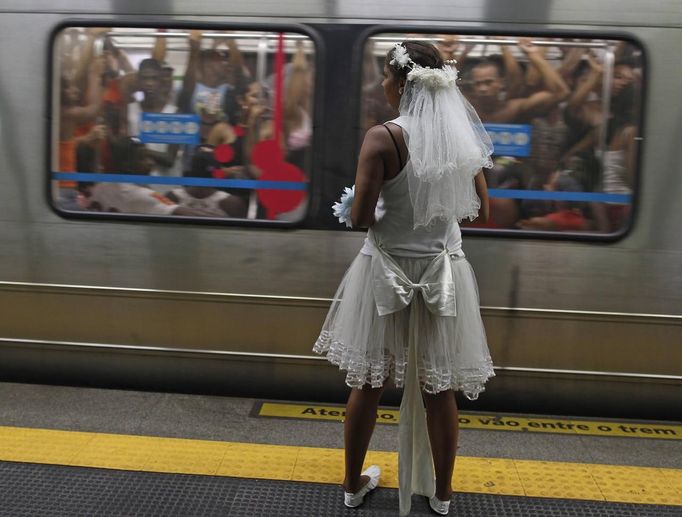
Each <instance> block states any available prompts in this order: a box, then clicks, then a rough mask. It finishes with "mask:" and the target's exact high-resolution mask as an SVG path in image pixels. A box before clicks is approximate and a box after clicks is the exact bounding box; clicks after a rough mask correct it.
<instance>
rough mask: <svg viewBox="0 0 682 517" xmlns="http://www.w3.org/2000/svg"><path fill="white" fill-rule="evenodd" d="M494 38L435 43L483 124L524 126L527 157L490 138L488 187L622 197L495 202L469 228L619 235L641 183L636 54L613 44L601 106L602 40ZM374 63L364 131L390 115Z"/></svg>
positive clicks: (370, 61) (368, 73) (368, 66)
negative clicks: (482, 221) (484, 219)
mask: <svg viewBox="0 0 682 517" xmlns="http://www.w3.org/2000/svg"><path fill="white" fill-rule="evenodd" d="M489 39H491V40H495V43H493V44H487V43H485V41H482V42H481V43H478V42H473V41H472V39H471V38H467V39H465V38H461V39H460V38H458V37H457V36H449V35H441V36H440V37H439V41H438V43H437V46H438V48H439V50H440V52H441V55H442V57H443V59H444V60H452V59H454V60H456V62H457V64H456V67H457V69H458V73H459V87H460V89H461V91H462V93H463V94H464V96H465V97H466V98H467V100H468V101H469V102H470V103H471V104H472V106H473V107H474V108H475V110H476V112H477V113H478V116H479V117H480V118H481V121H482V122H483V123H484V124H486V125H487V124H505V125H509V124H511V125H514V126H508V127H511V131H513V128H514V127H520V128H523V127H526V128H527V131H528V134H529V135H530V136H529V139H528V146H527V149H526V150H525V152H524V150H523V149H521V151H520V152H514V151H513V150H512V151H511V152H510V153H509V154H508V153H506V152H505V151H504V150H502V151H498V150H497V149H498V147H499V146H498V145H497V143H498V142H496V141H495V140H493V142H494V144H495V148H496V152H495V156H494V167H493V168H492V169H490V170H486V179H487V182H488V187H489V188H492V189H508V190H514V191H533V190H535V191H537V190H543V191H546V192H571V193H575V192H583V193H603V194H620V195H624V196H621V197H620V198H614V199H615V201H613V202H612V201H606V202H604V201H601V200H599V201H574V200H562V199H556V200H551V199H528V197H531V196H527V197H526V198H524V196H523V195H521V196H519V197H518V198H514V197H513V196H510V197H493V198H492V199H491V221H490V222H489V223H487V224H486V225H477V224H473V225H469V226H484V227H487V228H498V229H524V230H541V231H571V232H585V231H591V232H599V233H612V232H617V231H619V230H621V229H623V228H624V226H625V225H626V224H627V218H628V215H629V212H630V203H629V202H623V199H628V198H629V196H631V194H632V192H633V182H634V177H635V162H636V153H635V149H636V139H637V127H638V120H637V119H638V114H639V107H640V99H641V95H640V90H641V81H642V68H641V55H640V53H639V51H638V50H637V49H636V48H635V47H634V46H633V45H630V44H628V43H626V42H617V43H616V42H609V43H612V44H614V49H613V59H614V60H613V63H612V66H611V70H609V72H611V73H610V74H609V75H610V76H611V79H610V80H609V85H608V87H607V95H606V97H607V99H604V97H605V95H604V91H605V89H604V87H603V81H604V77H605V71H604V68H605V66H608V65H605V64H604V61H603V57H604V54H605V53H604V50H603V47H604V44H605V42H604V41H603V40H586V39H581V40H579V42H580V43H579V45H580V46H574V47H572V46H571V40H566V39H563V40H562V39H557V40H556V43H557V45H556V46H550V45H546V46H545V45H543V46H538V45H535V44H533V43H532V41H531V40H530V39H529V38H500V37H491V38H489ZM505 39H506V40H508V41H509V44H504V42H503V40H505ZM537 39H541V40H544V41H547V38H537ZM501 40H502V41H501ZM550 55H551V58H550ZM371 56H372V49H371V48H370V49H368V53H367V55H366V58H365V70H364V72H365V78H366V82H365V87H364V90H365V92H364V93H365V104H364V116H365V118H364V120H363V123H364V125H365V127H367V128H368V127H371V126H372V125H374V124H375V123H377V122H379V121H382V120H387V119H389V118H391V116H394V114H391V112H390V108H388V107H387V105H386V103H385V101H384V100H383V98H382V94H383V92H382V91H381V89H380V88H378V87H377V86H376V84H377V83H378V81H379V80H378V79H377V77H378V76H380V75H381V68H382V67H383V61H382V60H380V59H379V60H377V59H374V58H372V57H371ZM604 124H606V127H605V128H603V129H602V127H603V125H604ZM602 131H603V134H602ZM547 197H552V196H551V195H550V196H547ZM556 197H559V198H561V197H562V196H561V195H560V196H556ZM563 197H566V196H563Z"/></svg>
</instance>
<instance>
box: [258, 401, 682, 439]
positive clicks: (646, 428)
mask: <svg viewBox="0 0 682 517" xmlns="http://www.w3.org/2000/svg"><path fill="white" fill-rule="evenodd" d="M256 414H257V415H258V416H265V417H276V418H295V419H304V420H331V421H337V422H342V421H343V419H344V415H345V407H343V406H322V405H316V404H291V403H283V402H263V403H261V404H260V407H259V408H258V411H257V413H256ZM377 422H378V423H380V424H394V425H397V424H398V423H399V422H400V412H399V411H398V410H397V409H388V408H380V409H379V411H378V413H377ZM459 427H460V429H486V430H489V431H517V432H525V433H558V434H580V435H589V436H617V437H618V438H640V439H641V438H654V439H658V440H682V425H672V424H662V423H653V422H652V423H642V422H622V421H601V420H578V419H575V418H570V419H566V418H549V417H525V416H491V415H480V414H469V413H460V414H459Z"/></svg>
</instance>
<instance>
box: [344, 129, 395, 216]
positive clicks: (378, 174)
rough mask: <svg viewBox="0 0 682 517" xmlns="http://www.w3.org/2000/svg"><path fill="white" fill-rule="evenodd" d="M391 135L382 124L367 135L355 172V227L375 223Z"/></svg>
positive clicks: (353, 214) (352, 212) (352, 209)
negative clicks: (375, 210)
mask: <svg viewBox="0 0 682 517" xmlns="http://www.w3.org/2000/svg"><path fill="white" fill-rule="evenodd" d="M388 138H389V136H388V135H387V134H386V130H385V129H384V128H382V127H381V126H374V127H373V128H371V129H370V130H369V131H367V134H366V135H365V140H364V141H363V142H362V149H360V157H359V159H358V170H357V172H356V174H355V198H354V199H353V206H352V208H351V222H352V223H353V227H354V228H368V227H370V226H372V224H374V209H375V208H376V206H377V201H378V199H379V194H380V193H381V185H382V183H383V181H384V156H385V150H386V144H387V142H386V140H387V139H388Z"/></svg>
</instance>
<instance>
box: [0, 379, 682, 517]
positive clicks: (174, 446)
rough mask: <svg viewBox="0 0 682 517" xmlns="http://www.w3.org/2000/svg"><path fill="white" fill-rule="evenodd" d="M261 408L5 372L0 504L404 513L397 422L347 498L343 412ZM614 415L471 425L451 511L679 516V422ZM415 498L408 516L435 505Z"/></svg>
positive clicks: (91, 511) (42, 511)
mask: <svg viewBox="0 0 682 517" xmlns="http://www.w3.org/2000/svg"><path fill="white" fill-rule="evenodd" d="M278 404H279V403H275V406H277V405H278ZM279 405H282V404H279ZM299 405H300V403H299ZM262 406H263V401H257V400H253V399H238V398H227V397H211V396H200V395H182V394H168V393H142V392H130V391H120V390H119V391H117V390H100V389H90V388H73V387H59V386H41V385H29V384H14V383H0V487H2V490H0V515H12V516H14V515H183V516H186V515H251V516H252V515H282V516H284V515H286V516H292V515H296V516H299V515H300V516H308V515H311V516H318V515H320V516H322V515H358V516H360V515H363V516H364V515H397V508H398V498H397V490H396V489H395V488H396V487H397V454H396V452H395V450H396V445H397V425H388V424H387V425H381V424H379V425H377V428H376V431H375V435H374V437H373V439H372V443H371V444H370V453H369V454H368V462H375V463H378V464H379V465H381V466H382V469H383V475H382V481H381V484H380V487H379V489H378V490H377V491H376V492H375V493H374V494H372V495H371V496H370V497H368V499H367V501H366V503H365V505H363V507H362V508H360V509H357V510H347V509H345V508H344V507H343V504H342V500H341V496H342V493H341V489H340V487H339V483H340V482H341V480H342V477H343V450H342V448H343V434H342V424H341V422H340V420H341V418H342V417H339V418H337V419H336V420H323V419H322V420H317V419H313V420H311V419H307V420H305V419H297V418H272V417H264V416H260V414H262V413H263V411H262ZM339 409H342V408H339ZM391 409H395V408H388V409H387V411H390V410H391ZM308 413H310V411H308ZM332 413H335V412H334V411H332ZM309 416H310V415H309V414H308V417H309ZM468 416H469V418H470V419H471V420H475V418H474V417H481V418H483V421H485V419H489V418H490V417H498V420H500V419H499V417H500V415H485V414H471V415H468ZM505 417H506V418H507V419H509V418H511V417H512V416H510V415H505ZM513 417H514V418H515V419H516V420H518V421H524V420H523V419H524V418H526V420H525V421H526V422H527V421H528V420H527V419H528V416H513ZM532 418H536V417H535V416H533V417H532ZM503 419H504V418H503ZM503 419H502V420H503ZM536 419H537V418H536ZM594 424H595V425H594V426H592V427H595V428H596V427H597V425H596V424H597V423H596V422H595V423H594ZM603 424H604V423H602V425H603ZM608 424H609V425H608V427H611V428H613V429H618V428H619V426H622V427H621V428H622V429H624V430H625V431H624V433H625V434H624V435H623V436H617V435H613V436H592V435H583V434H579V433H574V432H567V431H566V429H565V428H564V429H559V430H557V433H545V432H523V431H513V432H511V431H510V430H505V431H501V430H492V429H493V427H490V428H487V429H467V428H466V426H463V427H464V428H463V429H462V431H461V434H460V449H459V455H458V459H457V464H456V468H455V476H454V487H455V490H456V494H455V498H454V506H453V510H451V515H466V516H469V515H481V516H490V515H504V516H514V515H523V516H526V515H543V516H545V515H547V516H553V515H595V516H597V515H613V516H620V515H623V516H625V515H638V516H639V515H652V516H653V515H676V516H682V439H680V438H682V436H677V435H676V433H677V431H678V429H682V428H680V427H679V423H675V422H672V423H671V422H665V423H661V422H614V421H610V422H608ZM675 424H677V427H676V426H675ZM584 427H585V428H588V427H590V426H587V425H586V426H584ZM664 428H669V429H672V431H669V432H668V433H666V434H662V435H659V436H657V435H655V434H653V432H651V433H648V436H647V437H643V436H642V437H636V436H634V435H633V433H634V431H630V430H631V429H654V430H655V429H664ZM535 430H537V429H535ZM680 434H682V433H680ZM413 501H414V502H413V512H412V515H432V514H431V513H430V512H429V511H428V508H427V505H426V504H425V501H424V500H423V498H419V497H414V499H413Z"/></svg>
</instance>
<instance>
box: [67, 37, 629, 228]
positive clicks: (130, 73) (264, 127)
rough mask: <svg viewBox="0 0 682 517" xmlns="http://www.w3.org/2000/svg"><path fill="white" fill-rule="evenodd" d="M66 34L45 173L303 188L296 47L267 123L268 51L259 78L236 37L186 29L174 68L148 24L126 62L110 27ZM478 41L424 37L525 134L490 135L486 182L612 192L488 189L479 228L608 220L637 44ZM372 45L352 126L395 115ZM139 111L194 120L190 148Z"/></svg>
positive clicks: (108, 206)
mask: <svg viewBox="0 0 682 517" xmlns="http://www.w3.org/2000/svg"><path fill="white" fill-rule="evenodd" d="M80 31H81V32H80V33H79V37H78V38H75V39H74V38H71V40H73V41H76V43H72V44H71V45H69V44H68V38H67V36H69V35H68V34H64V38H65V42H66V43H65V44H63V45H62V46H61V49H62V55H61V57H60V60H61V62H60V70H61V73H60V81H61V83H60V86H61V98H60V102H59V149H58V168H57V170H58V171H60V172H97V173H105V172H110V173H116V174H141V175H148V176H167V177H168V176H170V177H192V178H208V179H211V178H212V179H245V180H267V179H277V180H285V181H300V182H305V181H307V179H308V178H307V173H306V170H307V168H308V161H309V158H310V153H309V150H310V146H311V140H312V122H311V114H312V106H311V103H312V97H313V76H314V73H313V64H312V63H313V60H312V59H311V56H310V55H309V54H307V53H306V51H305V50H304V45H303V43H302V42H301V41H299V42H298V43H297V44H294V46H291V45H290V46H289V47H288V48H289V51H288V53H287V54H286V55H285V56H284V58H283V59H284V61H283V62H282V63H281V64H282V65H283V67H282V96H281V97H282V98H281V104H280V106H281V110H280V113H281V116H280V118H279V121H280V122H279V127H275V120H274V119H276V118H277V117H276V116H275V115H274V112H275V111H276V109H277V108H276V106H277V103H276V102H275V98H276V84H275V83H276V77H277V75H276V74H275V73H274V70H275V63H274V58H273V57H272V56H273V54H271V56H270V58H268V62H267V64H266V67H265V68H266V74H265V75H264V76H262V77H257V69H258V64H257V59H256V58H257V56H256V52H244V51H243V50H241V49H240V48H238V43H237V40H236V39H234V38H221V37H216V33H215V32H214V33H211V35H210V38H205V37H202V33H201V31H196V30H192V31H189V32H188V33H187V35H186V36H184V37H185V38H186V48H188V50H186V51H185V52H184V56H186V61H185V63H184V69H182V70H178V71H176V70H175V69H174V68H173V66H171V65H169V64H168V62H167V56H168V48H169V47H168V42H169V38H167V37H160V36H158V34H160V33H161V32H163V31H159V32H157V36H156V37H154V43H153V46H151V48H150V49H148V50H147V52H148V53H149V55H144V56H140V53H139V52H137V54H136V56H137V58H138V64H137V66H132V65H131V60H130V59H129V58H128V55H127V54H126V52H125V51H124V49H122V48H118V47H117V46H116V44H115V41H116V38H115V37H114V36H113V35H114V34H115V32H112V29H110V28H88V29H81V30H80ZM71 36H73V35H71ZM488 39H489V40H491V41H493V40H494V42H495V43H494V44H488V43H486V42H485V41H484V40H482V39H479V40H472V39H471V38H458V37H457V36H453V35H440V36H438V37H437V38H436V40H437V45H438V48H439V50H440V51H441V54H442V57H443V59H444V60H452V59H454V60H456V62H457V64H456V66H457V69H458V73H459V87H460V89H461V90H462V92H463V94H464V95H465V96H466V98H467V99H468V100H469V101H470V103H471V104H472V106H473V107H474V108H475V110H476V112H477V113H478V115H479V117H480V118H481V120H482V122H483V123H484V124H497V125H499V124H503V125H505V126H503V127H506V128H509V127H511V128H512V129H511V130H510V131H514V128H521V129H520V130H521V131H525V133H524V134H526V135H527V142H525V143H524V145H520V146H518V147H519V148H520V151H519V150H517V151H513V150H512V151H509V152H506V151H505V149H506V148H505V147H504V146H498V143H499V140H497V141H496V140H495V139H494V143H495V147H496V152H495V156H494V167H493V168H492V169H490V170H487V171H486V179H487V181H488V186H489V188H492V189H497V190H498V191H500V190H504V189H507V190H510V191H515V192H519V191H524V192H528V191H538V190H541V191H545V192H566V193H579V192H583V193H600V194H618V195H621V196H620V197H617V198H614V199H616V201H608V200H607V201H604V200H603V198H602V199H599V200H587V201H577V200H571V199H570V196H568V199H567V198H566V196H563V199H562V196H555V197H556V198H557V199H533V196H524V195H520V196H514V195H510V196H493V197H492V199H491V220H490V222H488V223H487V224H486V225H485V227H488V228H498V229H524V230H544V231H571V232H585V231H588V232H599V233H611V232H617V231H618V230H620V229H622V228H623V227H624V226H625V225H626V224H627V219H628V216H629V212H630V206H631V204H630V202H629V198H630V196H631V194H632V192H633V186H634V185H633V183H634V177H635V162H636V153H635V149H636V141H637V129H638V117H639V109H640V102H641V94H640V89H641V86H642V66H641V55H640V53H639V51H638V50H637V49H636V47H634V46H633V45H631V44H629V43H626V42H622V41H621V42H608V43H609V44H613V47H612V49H613V56H614V60H613V63H607V62H605V59H604V56H605V52H604V46H605V42H604V41H603V40H587V39H581V40H579V43H575V45H576V46H571V41H570V40H567V39H557V40H556V45H555V46H552V45H549V44H546V45H542V46H539V45H536V44H534V43H533V42H532V41H531V40H530V39H529V38H500V37H488ZM542 39H543V40H544V41H548V39H547V38H542ZM504 40H507V41H509V43H508V44H505V41H504ZM96 42H101V45H99V47H98V46H97V45H96ZM74 45H77V46H78V52H74V48H73V47H74ZM378 45H379V44H378V42H377V41H375V40H372V39H370V40H369V41H368V43H367V45H366V47H365V49H366V54H365V60H364V66H363V89H362V113H361V116H362V126H363V128H364V129H368V128H369V127H371V126H372V125H374V124H377V123H381V122H383V121H386V120H389V119H390V118H392V117H394V116H395V115H396V114H395V113H391V109H390V107H389V106H388V104H387V103H386V100H385V98H384V95H383V90H382V88H381V84H380V83H381V76H382V68H383V64H384V63H383V57H382V56H383V54H384V52H383V49H380V48H379V46H378ZM309 48H312V46H310V47H309ZM74 56H76V58H74ZM140 58H141V59H140ZM176 66H177V65H176ZM607 68H608V69H607ZM261 74H262V71H261ZM605 80H608V81H609V84H608V86H606V87H605V85H604V84H603V83H604V81H605ZM149 113H156V114H194V115H196V116H197V117H198V118H197V120H198V125H199V127H198V139H197V141H196V142H195V143H194V144H191V145H190V144H173V143H162V142H153V141H151V142H150V141H146V142H145V143H143V142H142V141H141V139H140V133H141V123H142V120H143V118H142V116H143V115H144V114H149ZM524 128H525V129H524ZM491 134H492V133H491ZM522 136H523V134H522ZM497 137H498V138H499V135H497ZM513 147H514V146H511V149H513ZM59 186H60V188H59V196H60V200H59V204H60V206H61V208H65V209H74V210H93V211H104V212H121V213H132V214H146V215H168V214H175V215H186V216H208V217H234V218H245V217H248V218H252V219H283V220H297V219H300V218H301V217H302V215H303V214H304V213H305V208H306V203H307V198H306V194H305V191H304V190H301V191H280V192H277V191H272V190H270V191H268V190H258V189H253V188H228V187H226V188H222V187H218V188H216V187H209V186H190V185H185V186H182V185H167V184H166V185H164V184H154V183H152V182H150V183H148V184H140V183H137V182H135V183H126V182H122V181H119V182H101V183H100V182H95V183H92V182H82V181H81V182H70V181H61V182H60V183H59ZM549 197H550V198H551V197H552V196H549ZM623 199H625V200H626V201H623ZM473 226H477V225H475V224H474V225H473Z"/></svg>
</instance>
